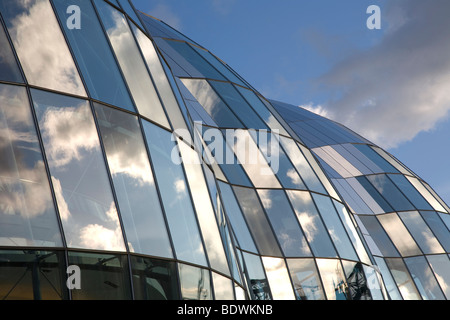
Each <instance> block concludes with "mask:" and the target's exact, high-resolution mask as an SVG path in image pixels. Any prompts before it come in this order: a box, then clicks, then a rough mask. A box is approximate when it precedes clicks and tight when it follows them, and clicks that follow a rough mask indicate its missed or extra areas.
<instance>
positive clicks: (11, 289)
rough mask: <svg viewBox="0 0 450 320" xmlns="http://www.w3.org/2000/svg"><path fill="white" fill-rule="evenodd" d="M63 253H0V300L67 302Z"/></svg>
mask: <svg viewBox="0 0 450 320" xmlns="http://www.w3.org/2000/svg"><path fill="white" fill-rule="evenodd" d="M65 277H66V272H65V265H64V253H63V252H58V251H33V250H20V251H19V250H17V251H15V250H14V251H13V250H1V251H0V299H1V300H32V299H34V300H61V299H68V291H67V287H66V282H65Z"/></svg>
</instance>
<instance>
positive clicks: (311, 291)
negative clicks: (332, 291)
mask: <svg viewBox="0 0 450 320" xmlns="http://www.w3.org/2000/svg"><path fill="white" fill-rule="evenodd" d="M287 265H288V268H289V272H290V274H291V278H292V282H293V283H294V291H295V295H296V297H297V300H325V295H324V292H323V289H322V284H321V283H320V278H319V274H318V273H317V268H316V264H315V263H314V260H313V259H287Z"/></svg>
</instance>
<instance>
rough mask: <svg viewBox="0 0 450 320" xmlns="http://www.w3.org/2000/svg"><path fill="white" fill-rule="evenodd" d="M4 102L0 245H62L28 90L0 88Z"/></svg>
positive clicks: (0, 123)
mask: <svg viewBox="0 0 450 320" xmlns="http://www.w3.org/2000/svg"><path fill="white" fill-rule="evenodd" d="M0 50H1V49H0ZM0 101H1V103H0V245H4V246H18V245H20V246H52V247H53V246H55V247H59V246H62V245H63V242H62V239H61V234H60V231H59V226H58V222H57V215H56V211H55V208H54V204H53V199H52V196H51V191H50V186H49V181H48V177H47V172H46V169H45V164H44V160H43V158H42V154H41V148H40V146H39V141H38V137H37V134H36V128H35V126H34V121H33V118H32V115H31V109H30V103H29V101H28V96H27V92H26V89H25V88H24V87H19V86H10V85H5V84H0Z"/></svg>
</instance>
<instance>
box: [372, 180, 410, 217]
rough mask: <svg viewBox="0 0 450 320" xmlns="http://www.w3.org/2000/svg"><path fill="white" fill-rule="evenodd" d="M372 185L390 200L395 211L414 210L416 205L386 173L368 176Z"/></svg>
mask: <svg viewBox="0 0 450 320" xmlns="http://www.w3.org/2000/svg"><path fill="white" fill-rule="evenodd" d="M367 180H369V181H370V182H371V183H372V185H373V186H374V187H375V188H376V189H377V190H378V192H379V193H380V194H381V195H382V196H383V197H384V198H385V199H386V200H387V201H388V202H389V204H390V205H391V206H392V208H393V209H394V211H405V210H414V209H415V208H414V206H413V205H412V204H411V202H409V201H408V199H406V198H405V196H404V195H403V194H402V193H401V192H400V191H399V190H398V188H397V187H396V186H395V185H394V184H393V183H392V181H391V180H390V179H389V178H388V177H387V176H386V175H384V174H380V175H369V176H367Z"/></svg>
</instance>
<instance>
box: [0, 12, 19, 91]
mask: <svg viewBox="0 0 450 320" xmlns="http://www.w3.org/2000/svg"><path fill="white" fill-rule="evenodd" d="M0 80H6V81H12V82H23V79H22V74H21V73H20V70H19V67H18V65H17V62H16V58H15V57H14V53H13V52H12V50H11V46H10V45H9V41H8V38H7V37H6V33H5V31H4V30H3V24H2V20H1V19H0Z"/></svg>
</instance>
